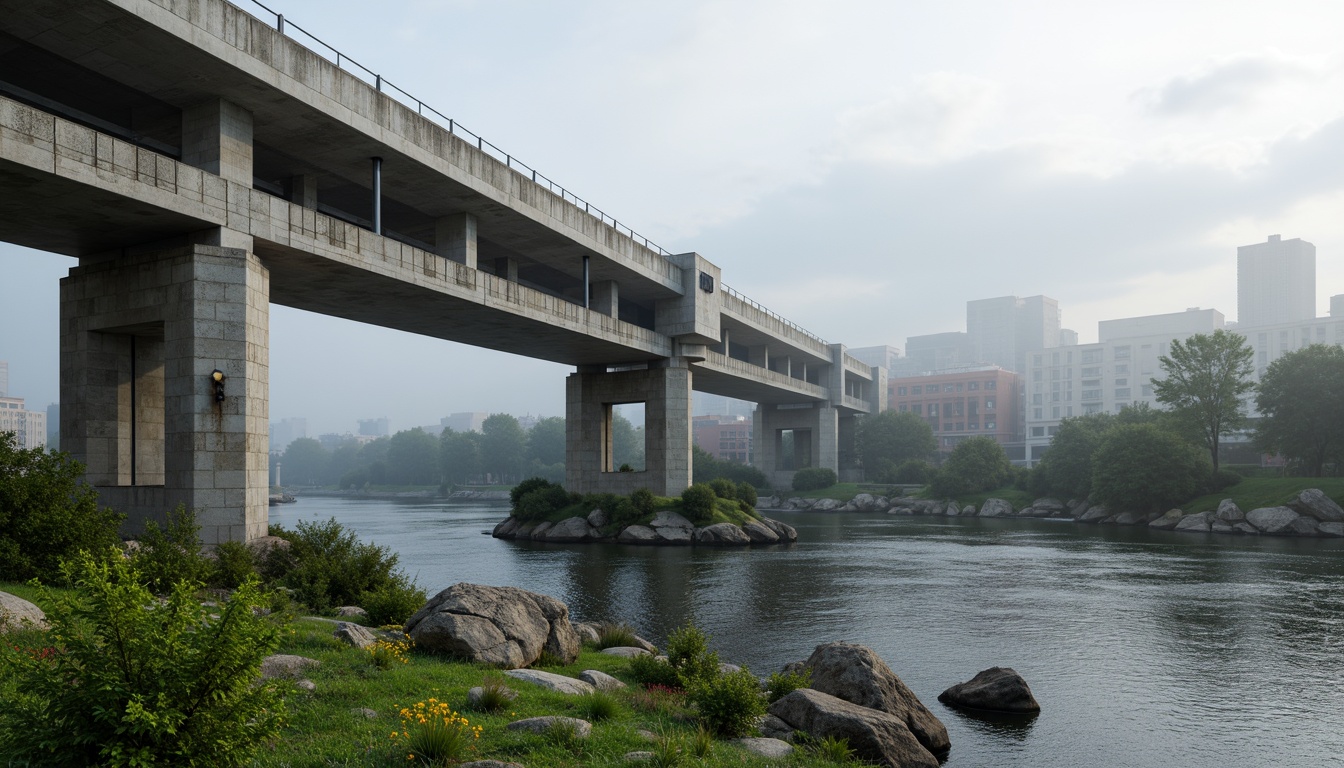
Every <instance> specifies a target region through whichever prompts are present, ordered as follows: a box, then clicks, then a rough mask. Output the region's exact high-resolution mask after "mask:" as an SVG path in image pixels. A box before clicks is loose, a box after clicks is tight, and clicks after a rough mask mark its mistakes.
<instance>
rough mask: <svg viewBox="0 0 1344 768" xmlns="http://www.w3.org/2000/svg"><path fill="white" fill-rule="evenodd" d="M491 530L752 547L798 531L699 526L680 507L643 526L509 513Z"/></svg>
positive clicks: (751, 524) (773, 524)
mask: <svg viewBox="0 0 1344 768" xmlns="http://www.w3.org/2000/svg"><path fill="white" fill-rule="evenodd" d="M491 535H492V536H494V537H495V538H497V539H515V540H519V539H525V540H531V541H546V542H552V543H563V544H572V543H582V542H608V543H616V544H640V545H649V546H672V547H676V546H682V547H686V546H692V545H696V546H709V547H748V546H759V545H764V544H792V543H793V542H795V541H797V540H798V531H796V530H794V529H793V527H792V526H788V525H785V524H784V523H781V522H779V521H778V520H771V519H770V518H768V517H763V518H761V519H759V520H749V521H747V522H745V523H742V524H741V525H737V524H735V523H715V524H714V525H706V526H703V527H701V526H697V525H696V524H695V523H692V522H691V521H690V520H687V519H686V518H685V517H683V516H681V515H679V514H677V513H676V512H666V511H665V512H659V513H658V514H656V515H654V517H653V520H651V521H649V522H648V523H647V524H643V525H627V526H624V527H621V528H619V529H613V528H612V527H611V525H610V520H609V519H608V517H607V513H606V512H604V511H602V510H601V509H595V510H593V511H592V512H589V513H588V516H587V517H578V516H575V517H570V518H567V519H565V520H561V521H560V522H558V523H551V522H541V523H530V522H523V521H521V520H519V519H518V518H516V517H513V516H509V517H507V518H505V519H504V520H502V521H501V522H500V523H499V525H496V526H495V529H494V530H493V531H491Z"/></svg>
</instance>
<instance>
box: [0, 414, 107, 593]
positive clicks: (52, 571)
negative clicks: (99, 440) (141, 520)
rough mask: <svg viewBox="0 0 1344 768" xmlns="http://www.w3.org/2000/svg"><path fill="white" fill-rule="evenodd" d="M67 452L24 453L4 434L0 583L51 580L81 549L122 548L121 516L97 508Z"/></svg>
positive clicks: (0, 442)
mask: <svg viewBox="0 0 1344 768" xmlns="http://www.w3.org/2000/svg"><path fill="white" fill-rule="evenodd" d="M83 475H84V465H83V464H80V463H79V462H77V461H75V460H74V459H72V458H70V454H68V453H55V452H53V453H48V452H46V451H44V450H42V449H41V448H28V449H24V448H19V443H18V439H17V438H16V437H15V435H14V433H13V432H0V580H4V581H25V580H27V579H32V578H37V579H42V580H43V581H47V580H49V579H53V578H55V577H56V575H57V573H58V572H59V565H60V561H61V560H64V559H65V558H68V557H72V556H73V555H74V554H75V553H76V552H78V551H79V550H81V549H82V550H87V551H89V552H97V553H104V552H107V551H108V549H109V548H110V547H112V546H115V545H116V544H117V543H119V541H120V539H119V538H118V536H117V526H118V525H120V524H121V520H122V516H121V515H119V514H117V513H116V512H113V511H112V510H110V509H107V508H104V507H99V506H98V493H97V492H96V491H94V489H93V487H92V486H90V485H88V484H87V483H85V482H84V481H83V480H82V477H83Z"/></svg>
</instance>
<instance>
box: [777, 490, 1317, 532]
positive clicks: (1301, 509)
mask: <svg viewBox="0 0 1344 768" xmlns="http://www.w3.org/2000/svg"><path fill="white" fill-rule="evenodd" d="M757 508H759V509H763V510H805V511H811V512H885V513H887V514H889V515H941V516H945V517H1001V518H1009V517H1034V518H1057V519H1066V520H1073V521H1074V522H1078V523H1091V524H1099V525H1146V526H1148V527H1149V528H1151V529H1153V530H1159V531H1180V532H1182V533H1185V532H1189V533H1227V534H1240V535H1250V536H1259V535H1265V536H1309V537H1318V538H1324V537H1344V509H1341V508H1340V506H1339V505H1338V504H1336V503H1335V502H1334V501H1333V500H1331V499H1330V497H1328V496H1326V495H1325V494H1324V493H1323V492H1321V491H1320V490H1319V489H1316V488H1308V489H1307V490H1305V491H1302V492H1301V493H1299V494H1298V495H1297V496H1296V497H1295V498H1294V499H1293V500H1292V501H1290V502H1288V504H1286V505H1285V506H1280V507H1259V508H1256V509H1252V510H1249V511H1243V510H1242V509H1240V508H1239V507H1238V506H1237V504H1236V502H1234V501H1233V500H1232V499H1223V500H1222V502H1221V503H1219V505H1218V508H1217V509H1211V510H1205V511H1200V512H1186V511H1184V510H1181V509H1179V508H1177V509H1172V510H1170V511H1168V512H1165V513H1161V512H1151V513H1146V514H1145V513H1140V512H1132V511H1115V510H1111V509H1107V508H1106V507H1104V506H1101V505H1099V504H1093V503H1091V502H1090V501H1088V500H1086V499H1082V500H1077V499H1075V500H1070V501H1060V500H1059V499H1051V498H1042V499H1036V500H1035V501H1033V502H1032V503H1031V505H1030V506H1027V507H1023V508H1021V509H1014V508H1013V505H1012V504H1010V503H1009V502H1008V501H1006V500H1004V499H986V500H985V501H984V503H983V504H981V505H980V507H979V508H978V509H977V508H976V507H975V505H973V504H961V503H959V502H957V501H956V500H954V499H948V500H943V501H938V500H934V499H915V498H911V497H908V496H896V497H892V498H888V497H886V496H873V495H871V494H867V493H861V494H859V495H858V496H855V497H854V498H853V499H851V500H849V501H838V500H836V499H802V498H796V497H795V498H782V497H778V496H769V497H763V498H761V499H760V501H759V503H758V504H757Z"/></svg>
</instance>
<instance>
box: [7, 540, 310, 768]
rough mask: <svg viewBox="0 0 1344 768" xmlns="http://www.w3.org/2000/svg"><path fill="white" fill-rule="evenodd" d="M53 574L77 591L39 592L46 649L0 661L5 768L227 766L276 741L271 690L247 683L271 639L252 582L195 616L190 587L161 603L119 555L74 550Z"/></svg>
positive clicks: (279, 705)
mask: <svg viewBox="0 0 1344 768" xmlns="http://www.w3.org/2000/svg"><path fill="white" fill-rule="evenodd" d="M64 573H65V575H66V576H67V578H69V579H70V580H71V581H72V582H73V583H74V584H75V585H76V588H77V590H76V592H75V593H74V594H72V595H61V596H55V595H47V598H48V601H49V603H50V605H51V608H50V609H49V610H48V611H47V620H48V621H49V622H50V624H51V626H52V635H51V636H52V637H53V638H54V639H56V641H57V643H58V645H57V648H56V652H55V653H53V654H51V655H50V656H48V657H46V658H42V659H39V658H36V657H33V656H28V655H26V654H15V653H12V652H11V653H4V655H3V662H2V663H0V667H2V668H3V670H2V671H0V675H3V676H5V677H8V678H10V679H12V680H14V681H15V682H16V690H18V691H20V693H19V695H18V696H16V697H14V698H12V699H11V700H10V701H8V702H7V703H6V706H5V707H4V708H0V753H3V754H5V755H6V756H7V757H8V758H9V759H10V760H11V761H13V762H14V764H16V765H17V764H32V765H55V766H85V765H221V766H236V765H244V764H247V763H248V762H249V760H250V758H251V755H252V753H253V752H254V751H255V750H256V749H257V747H259V746H261V745H262V744H264V743H265V742H267V741H268V740H270V739H272V738H274V737H275V736H276V735H277V734H278V733H279V730H280V727H281V726H282V724H283V723H282V720H283V714H284V709H283V707H284V701H283V699H282V698H281V694H280V688H279V684H278V683H275V682H269V681H261V680H259V679H258V678H259V674H260V668H261V660H262V658H264V657H265V656H266V655H267V654H269V653H271V652H272V651H273V650H274V649H275V647H276V645H277V638H278V631H277V629H276V628H275V626H274V625H273V624H272V623H271V622H270V621H269V620H268V619H266V618H263V617H260V616H257V615H255V614H254V612H253V609H254V608H257V607H259V606H260V605H261V603H262V599H261V595H260V593H259V591H258V588H257V584H256V582H255V581H248V582H245V583H243V584H242V585H241V586H240V587H239V588H238V590H237V591H236V592H234V594H233V596H232V597H231V598H230V599H229V600H228V601H226V602H225V603H224V604H223V605H222V606H220V607H214V608H205V607H203V606H201V604H200V602H199V601H197V600H196V599H195V598H194V595H193V593H194V592H195V590H196V589H198V588H199V587H200V584H199V583H198V582H191V581H178V582H176V583H175V584H173V586H172V588H171V590H170V591H169V592H168V595H167V597H166V599H165V600H164V601H162V602H161V601H158V600H156V599H155V598H154V595H153V594H152V593H151V592H150V591H149V589H148V588H146V587H145V586H144V584H143V577H142V575H141V574H140V573H139V572H138V571H137V570H136V568H135V563H134V561H128V560H124V559H122V558H116V557H114V558H110V559H102V560H100V559H96V558H94V557H92V556H91V555H89V554H88V553H81V554H80V555H79V556H78V557H77V558H75V559H74V560H72V561H70V562H69V563H68V564H67V565H66V567H65V569H64ZM212 613H217V614H218V617H217V618H215V617H212V616H211V614H212ZM203 630H208V631H203ZM2 647H3V648H4V649H5V650H8V646H2Z"/></svg>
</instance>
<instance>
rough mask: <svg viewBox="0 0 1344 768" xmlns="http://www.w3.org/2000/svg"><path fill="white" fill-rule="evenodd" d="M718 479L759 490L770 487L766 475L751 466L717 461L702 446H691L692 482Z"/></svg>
mask: <svg viewBox="0 0 1344 768" xmlns="http://www.w3.org/2000/svg"><path fill="white" fill-rule="evenodd" d="M716 477H725V478H727V479H729V480H732V481H733V482H735V483H749V484H751V485H753V486H755V487H757V488H769V487H770V482H769V481H768V480H767V479H766V477H765V473H764V472H762V471H761V470H759V469H757V468H755V467H753V466H751V465H750V464H742V463H739V462H736V461H724V460H722V459H717V458H715V457H714V456H713V455H712V454H710V453H708V452H706V451H705V450H704V449H703V448H701V447H700V446H698V445H693V446H691V482H694V483H707V482H709V481H710V480H713V479H714V478H716Z"/></svg>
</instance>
